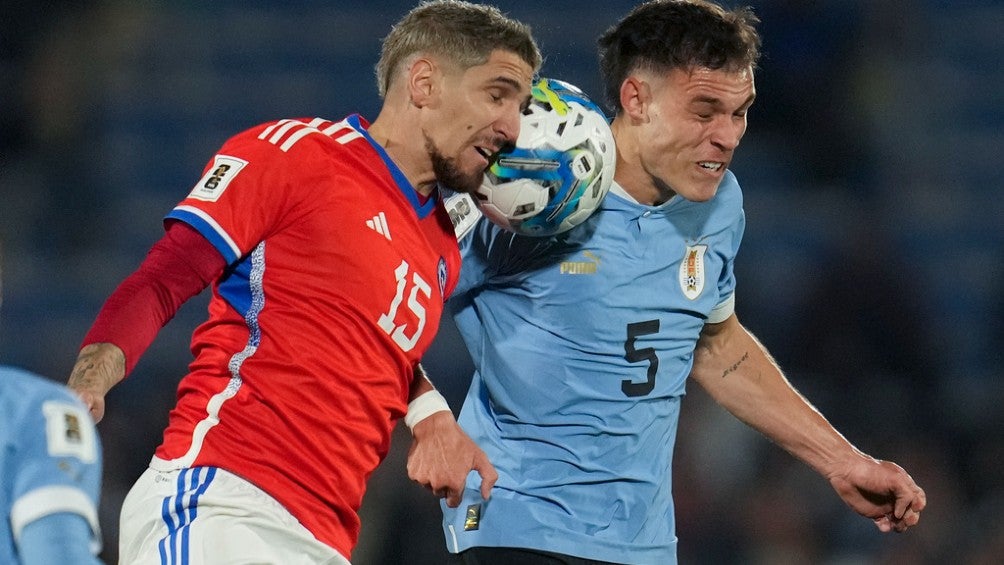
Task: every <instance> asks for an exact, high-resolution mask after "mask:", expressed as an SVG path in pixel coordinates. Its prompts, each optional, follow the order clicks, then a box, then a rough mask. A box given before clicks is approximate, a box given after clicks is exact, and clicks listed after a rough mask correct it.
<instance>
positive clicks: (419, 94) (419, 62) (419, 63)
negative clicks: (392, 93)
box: [408, 57, 442, 108]
mask: <svg viewBox="0 0 1004 565" xmlns="http://www.w3.org/2000/svg"><path fill="white" fill-rule="evenodd" d="M441 75H442V73H441V72H440V69H439V66H438V65H437V64H436V62H435V61H433V60H432V59H430V58H428V57H419V58H418V59H415V61H414V62H413V63H412V64H411V67H409V68H408V97H409V99H410V100H411V103H412V104H413V105H414V106H416V107H418V108H423V107H425V106H429V105H430V104H434V103H435V101H436V98H437V97H438V95H439V90H438V87H439V84H438V83H439V80H438V79H439V77H440V76H441Z"/></svg>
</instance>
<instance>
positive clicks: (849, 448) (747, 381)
mask: <svg viewBox="0 0 1004 565" xmlns="http://www.w3.org/2000/svg"><path fill="white" fill-rule="evenodd" d="M691 378H693V379H694V380H695V381H697V382H698V383H699V384H700V385H701V386H702V387H704V389H705V390H707V391H708V393H709V394H710V395H711V397H712V398H714V399H715V401H716V402H718V404H720V405H721V406H722V407H724V408H725V409H726V410H728V411H729V412H731V413H732V414H733V415H735V416H736V417H737V418H739V419H740V420H741V421H743V422H744V423H746V424H747V425H749V426H750V427H752V428H753V429H755V430H757V431H759V432H760V433H762V434H763V435H765V436H766V437H767V438H769V439H770V440H771V441H773V442H775V443H777V444H778V445H780V446H781V447H782V448H784V449H785V450H786V451H788V452H789V453H791V454H792V455H793V456H795V457H797V458H798V459H799V460H801V461H803V462H804V463H806V464H807V465H809V466H810V467H812V468H813V469H814V470H815V471H816V472H818V473H819V474H821V475H822V476H824V477H826V479H827V480H829V481H830V485H831V486H833V488H834V489H835V490H836V491H837V494H839V495H840V497H841V498H842V499H843V500H844V502H845V503H847V504H848V505H849V506H850V507H851V508H853V509H854V510H855V511H856V512H858V513H859V514H861V515H863V516H866V517H868V518H871V519H872V520H873V521H874V522H875V524H876V525H877V526H878V528H879V529H880V530H881V531H883V532H888V531H892V530H895V531H898V532H902V531H905V530H906V529H907V528H909V527H910V526H913V525H915V524H917V522H918V521H919V520H920V511H921V510H923V508H924V506H925V505H926V496H925V494H924V491H923V490H922V489H921V488H920V487H919V486H917V484H916V483H914V481H913V479H912V478H911V477H910V475H908V474H907V473H906V471H904V470H903V469H902V468H901V467H899V466H898V465H896V464H894V463H891V462H888V461H880V460H877V459H874V458H872V457H870V456H868V455H866V454H865V453H862V452H861V451H860V450H858V449H857V448H856V447H854V446H853V445H852V444H851V443H850V442H849V441H847V439H846V438H844V436H843V435H841V434H840V433H839V432H838V431H837V430H836V429H835V428H834V427H833V426H832V425H831V424H830V423H829V422H828V421H827V420H826V418H825V417H823V415H822V414H821V413H820V412H819V411H818V410H816V408H815V407H813V406H812V405H811V404H810V403H809V402H808V401H807V400H806V399H805V397H803V396H802V395H801V394H800V393H799V392H798V391H796V390H795V388H794V387H793V386H792V385H791V383H789V382H788V379H786V378H785V376H784V374H783V373H782V372H781V370H780V368H779V367H778V366H777V364H776V363H775V362H774V359H773V358H771V356H770V354H769V353H767V351H766V349H765V348H764V347H763V345H761V344H760V342H759V341H757V339H756V338H755V337H754V336H753V335H752V334H751V333H750V332H749V331H747V330H746V328H744V327H743V326H742V324H740V323H739V320H738V319H737V318H736V316H735V315H734V314H733V315H732V316H730V317H729V318H728V319H727V320H725V321H724V322H721V323H719V324H707V325H706V326H705V328H704V330H703V331H702V332H701V337H700V339H699V340H698V343H697V348H696V351H695V354H694V368H693V370H692V372H691Z"/></svg>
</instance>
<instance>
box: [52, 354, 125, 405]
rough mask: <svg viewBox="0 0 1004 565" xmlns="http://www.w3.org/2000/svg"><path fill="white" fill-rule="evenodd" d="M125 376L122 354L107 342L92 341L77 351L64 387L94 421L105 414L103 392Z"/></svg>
mask: <svg viewBox="0 0 1004 565" xmlns="http://www.w3.org/2000/svg"><path fill="white" fill-rule="evenodd" d="M124 377H125V354H124V353H122V350H121V349H119V348H118V346H116V345H113V344H111V343H92V344H90V345H88V346H86V347H84V348H83V349H81V350H80V355H78V356H77V362H76V364H74V365H73V372H71V373H70V378H69V380H68V381H67V383H66V384H67V386H69V387H70V388H71V389H73V391H74V392H76V393H77V396H78V397H80V400H82V401H83V402H84V405H85V406H87V410H88V411H89V412H90V413H91V418H93V419H94V421H95V423H96V422H100V421H101V419H102V418H104V416H105V395H106V394H108V391H109V390H111V388H112V387H113V386H115V384H117V383H118V382H119V381H121V380H122V379H123V378H124Z"/></svg>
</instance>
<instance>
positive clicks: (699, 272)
mask: <svg viewBox="0 0 1004 565" xmlns="http://www.w3.org/2000/svg"><path fill="white" fill-rule="evenodd" d="M707 250H708V246H707V245H688V246H687V251H686V253H684V255H683V263H681V264H680V290H682V291H683V295H684V296H686V297H687V298H689V299H690V300H694V299H696V298H697V297H698V296H700V295H701V291H703V290H704V254H705V252H707Z"/></svg>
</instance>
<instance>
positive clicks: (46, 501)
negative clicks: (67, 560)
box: [0, 366, 102, 565]
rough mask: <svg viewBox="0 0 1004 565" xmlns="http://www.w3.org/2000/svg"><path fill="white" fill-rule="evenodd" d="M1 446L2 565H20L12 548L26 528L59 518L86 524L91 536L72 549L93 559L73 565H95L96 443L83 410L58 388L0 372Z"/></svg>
mask: <svg viewBox="0 0 1004 565" xmlns="http://www.w3.org/2000/svg"><path fill="white" fill-rule="evenodd" d="M0 448H2V449H0V512H2V514H3V523H2V524H0V563H3V564H12V565H16V564H17V563H21V559H20V558H19V552H18V549H17V545H16V542H19V541H21V542H23V541H24V540H23V539H22V533H24V531H25V528H26V527H28V526H30V525H31V524H32V523H34V522H36V521H37V520H41V519H44V518H48V517H50V516H53V515H56V514H64V513H69V514H76V515H79V516H82V517H83V518H85V519H86V520H87V523H88V524H90V532H89V534H90V535H89V536H88V535H86V534H83V533H82V532H83V530H79V531H80V532H81V536H82V537H81V539H80V540H79V545H78V547H85V548H86V547H88V546H89V549H90V552H91V553H92V555H91V556H90V559H91V560H89V561H80V558H74V565H77V564H78V563H79V564H81V565H86V564H89V563H100V561H98V560H97V558H96V557H94V556H96V555H97V553H98V551H99V550H100V547H101V541H100V540H101V535H100V530H99V528H98V513H97V507H98V497H99V493H100V488H101V463H102V462H101V445H100V439H99V438H98V435H97V432H96V430H95V428H94V424H93V422H92V421H91V417H90V415H89V414H88V413H87V409H86V408H85V407H84V405H83V404H82V403H81V402H80V401H79V400H78V399H77V398H76V397H75V396H74V395H73V393H71V392H70V391H69V389H67V388H65V387H63V386H61V385H59V384H57V383H54V382H52V381H48V380H46V379H44V378H42V377H39V376H36V375H33V374H31V373H28V372H26V371H22V370H20V369H15V368H11V367H2V366H0ZM75 531H76V530H75ZM65 541H67V542H68V543H69V542H70V541H71V540H65ZM22 549H25V548H22ZM31 549H32V550H33V555H38V554H44V555H52V551H53V549H52V548H51V547H40V548H31Z"/></svg>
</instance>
